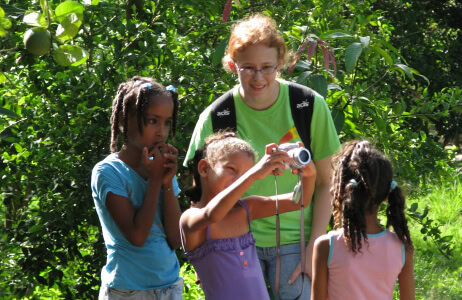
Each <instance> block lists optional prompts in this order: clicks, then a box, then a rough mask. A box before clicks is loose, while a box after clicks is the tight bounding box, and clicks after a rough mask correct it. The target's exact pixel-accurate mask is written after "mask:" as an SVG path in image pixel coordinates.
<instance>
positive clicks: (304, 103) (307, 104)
mask: <svg viewBox="0 0 462 300" xmlns="http://www.w3.org/2000/svg"><path fill="white" fill-rule="evenodd" d="M308 106H310V103H309V102H308V101H306V100H305V101H303V102H302V103H298V104H297V109H302V108H304V107H308Z"/></svg>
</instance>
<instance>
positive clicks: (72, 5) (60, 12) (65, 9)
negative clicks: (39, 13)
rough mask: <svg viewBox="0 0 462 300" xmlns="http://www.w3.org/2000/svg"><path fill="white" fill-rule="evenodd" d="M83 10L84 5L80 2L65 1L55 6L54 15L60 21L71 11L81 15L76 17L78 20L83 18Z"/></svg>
mask: <svg viewBox="0 0 462 300" xmlns="http://www.w3.org/2000/svg"><path fill="white" fill-rule="evenodd" d="M84 10H85V7H84V6H83V5H82V4H80V3H78V2H74V1H66V2H63V3H61V4H60V5H58V7H56V9H55V16H56V18H57V19H58V21H59V22H60V23H61V22H62V21H63V20H64V19H65V18H66V16H67V15H69V14H72V13H74V14H77V15H81V16H79V17H78V18H79V19H80V20H83V11H84ZM79 26H80V25H79Z"/></svg>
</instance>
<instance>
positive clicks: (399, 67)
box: [394, 64, 414, 79]
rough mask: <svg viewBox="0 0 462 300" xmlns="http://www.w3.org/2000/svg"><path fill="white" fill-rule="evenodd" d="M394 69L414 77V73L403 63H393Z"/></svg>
mask: <svg viewBox="0 0 462 300" xmlns="http://www.w3.org/2000/svg"><path fill="white" fill-rule="evenodd" d="M394 66H395V69H396V70H398V71H400V72H401V73H403V74H406V76H407V77H409V78H411V79H414V75H413V74H412V72H411V69H410V68H409V67H408V66H406V65H404V64H395V65H394Z"/></svg>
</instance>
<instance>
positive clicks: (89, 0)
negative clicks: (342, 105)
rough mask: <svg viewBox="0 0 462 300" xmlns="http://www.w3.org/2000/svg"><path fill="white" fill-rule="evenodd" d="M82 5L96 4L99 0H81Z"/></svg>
mask: <svg viewBox="0 0 462 300" xmlns="http://www.w3.org/2000/svg"><path fill="white" fill-rule="evenodd" d="M83 4H84V5H98V4H99V0H83Z"/></svg>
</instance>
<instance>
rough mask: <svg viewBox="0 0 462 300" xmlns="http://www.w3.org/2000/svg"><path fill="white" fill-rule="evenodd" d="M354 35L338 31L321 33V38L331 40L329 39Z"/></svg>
mask: <svg viewBox="0 0 462 300" xmlns="http://www.w3.org/2000/svg"><path fill="white" fill-rule="evenodd" d="M352 37H353V36H352V35H351V34H349V33H345V32H340V31H336V32H333V33H329V34H327V35H321V36H320V38H321V39H323V40H329V39H339V38H352Z"/></svg>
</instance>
